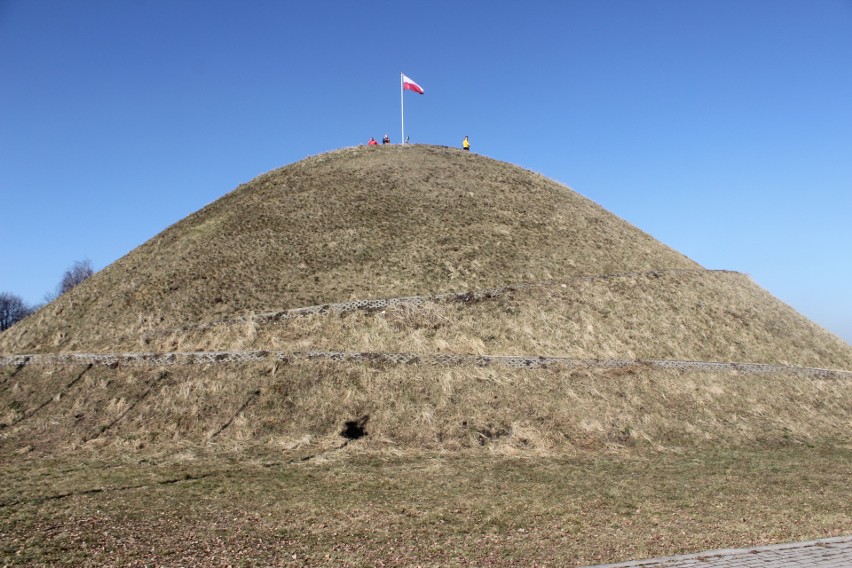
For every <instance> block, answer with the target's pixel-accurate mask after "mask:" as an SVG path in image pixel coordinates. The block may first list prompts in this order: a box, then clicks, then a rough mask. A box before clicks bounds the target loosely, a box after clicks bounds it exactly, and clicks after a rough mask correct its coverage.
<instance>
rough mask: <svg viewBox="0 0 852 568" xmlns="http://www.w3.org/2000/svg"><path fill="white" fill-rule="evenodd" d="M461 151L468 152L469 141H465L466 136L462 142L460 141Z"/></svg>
mask: <svg viewBox="0 0 852 568" xmlns="http://www.w3.org/2000/svg"><path fill="white" fill-rule="evenodd" d="M462 150H467V151H468V152H470V140H468V139H467V136H465V137H464V140H462Z"/></svg>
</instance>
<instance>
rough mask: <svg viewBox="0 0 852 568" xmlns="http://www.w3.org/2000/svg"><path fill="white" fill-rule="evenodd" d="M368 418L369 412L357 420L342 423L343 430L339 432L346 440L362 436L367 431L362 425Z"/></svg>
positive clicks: (364, 424) (365, 423)
mask: <svg viewBox="0 0 852 568" xmlns="http://www.w3.org/2000/svg"><path fill="white" fill-rule="evenodd" d="M369 419H370V415H369V414H365V415H364V416H362V417H361V418H359V419H358V420H349V421H347V422H346V423H345V424H344V425H343V431H342V432H340V435H341V436H343V437H344V438H346V439H347V440H357V439H358V438H363V437H364V436H366V435H367V431H366V430H365V429H364V426H366V425H367V421H368V420H369Z"/></svg>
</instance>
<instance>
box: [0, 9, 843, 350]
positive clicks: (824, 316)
mask: <svg viewBox="0 0 852 568" xmlns="http://www.w3.org/2000/svg"><path fill="white" fill-rule="evenodd" d="M400 72H404V73H405V74H406V75H408V76H409V77H411V78H412V79H414V80H415V81H417V82H418V83H419V84H420V85H422V86H423V87H424V89H425V90H426V94H425V95H423V96H420V95H416V94H414V93H406V95H405V131H406V134H407V135H409V136H410V137H411V141H412V142H414V143H429V144H443V145H452V146H458V145H459V144H460V143H461V139H462V137H463V136H464V135H466V134H467V135H469V136H470V139H471V143H472V149H473V151H474V152H478V153H481V154H484V155H487V156H490V157H493V158H496V159H499V160H504V161H507V162H511V163H514V164H517V165H520V166H522V167H525V168H528V169H531V170H534V171H537V172H539V173H541V174H543V175H545V176H547V177H550V178H553V179H556V180H558V181H560V182H562V183H564V184H566V185H568V186H570V187H571V188H573V189H574V190H576V191H578V192H580V193H581V194H583V195H585V196H587V197H589V198H590V199H592V200H594V201H596V202H597V203H599V204H601V205H602V206H603V207H605V208H607V209H608V210H610V211H612V212H613V213H615V214H616V215H618V216H620V217H622V218H624V219H626V220H627V221H629V222H631V223H633V224H634V225H636V226H638V227H639V228H641V229H642V230H644V231H646V232H648V233H650V234H651V235H653V236H654V237H656V238H657V239H659V240H660V241H662V242H664V243H666V244H667V245H669V246H671V247H673V248H675V249H677V250H679V251H680V252H682V253H684V254H686V255H687V256H689V257H690V258H692V259H694V260H696V261H697V262H699V263H700V264H702V265H703V266H705V267H707V268H724V269H731V270H738V271H741V272H745V273H747V274H749V275H750V276H751V277H752V278H753V279H754V280H755V281H756V282H757V283H758V284H759V285H761V286H762V287H764V288H765V289H767V290H768V291H770V292H771V293H772V294H774V295H775V296H777V297H778V298H780V299H781V300H783V301H784V302H786V303H788V304H790V305H792V306H793V307H794V308H796V309H797V310H798V311H800V312H801V313H803V314H804V315H805V316H807V317H809V318H810V319H812V320H814V321H815V322H817V323H819V324H820V325H822V326H823V327H825V328H827V329H829V330H831V331H833V332H834V333H836V334H838V335H840V336H841V337H843V338H844V339H845V340H846V341H848V342H850V343H852V285H850V282H852V222H851V221H850V212H852V0H816V1H815V0H713V1H698V0H695V1H683V0H643V1H638V0H600V1H591V0H588V1H583V2H578V1H552V2H544V1H541V2H535V1H531V2H509V1H505V2H501V1H495V0H491V1H476V0H470V1H467V2H457V1H456V2H443V1H430V2H413V1H395V2H385V1H373V2H348V1H337V2H332V1H311V2H284V1H261V0H255V1H237V0H233V1H227V0H134V1H131V0H76V1H68V0H0V199H2V204H3V211H4V214H3V221H2V223H0V291H6V292H12V293H15V294H18V295H20V296H21V297H23V298H24V299H25V300H26V301H27V302H30V303H37V302H40V301H41V300H42V298H43V296H44V295H45V294H46V293H48V292H51V291H53V290H54V289H55V287H56V284H57V283H58V282H59V280H60V279H61V276H62V273H63V272H64V271H65V270H66V269H67V268H68V267H69V266H70V265H71V264H72V263H73V262H74V261H75V260H79V259H84V258H88V259H90V260H91V261H92V264H93V265H94V267H95V269H101V268H103V267H104V266H106V265H108V264H110V263H111V262H113V261H115V260H116V259H118V258H119V257H121V256H123V255H125V254H127V253H128V252H129V251H131V250H132V249H133V248H135V247H136V246H138V245H140V244H141V243H143V242H144V241H146V240H147V239H149V238H150V237H152V236H154V235H155V234H156V233H158V232H160V231H162V230H163V229H165V228H166V227H168V226H169V225H171V224H172V223H174V222H176V221H178V220H180V219H182V218H183V217H185V216H186V215H188V214H189V213H191V212H193V211H196V210H198V209H200V208H201V207H203V206H204V205H206V204H207V203H209V202H211V201H214V200H215V199H217V198H219V197H221V196H222V195H224V194H225V193H227V192H228V191H231V190H232V189H234V188H235V187H236V186H237V185H239V184H240V183H243V182H246V181H248V180H250V179H252V178H254V177H255V176H257V175H258V174H261V173H263V172H266V171H269V170H271V169H274V168H277V167H279V166H282V165H286V164H289V163H292V162H295V161H298V160H300V159H302V158H304V157H307V156H310V155H314V154H318V153H321V152H325V151H329V150H333V149H336V148H341V147H346V146H352V145H356V144H363V143H365V142H366V141H367V140H368V139H369V137H370V136H375V137H377V138H379V137H380V136H382V135H383V134H384V133H385V132H387V133H389V134H390V136H391V139H392V141H394V142H396V141H398V140H399V136H400V108H399V107H400V94H399V73H400Z"/></svg>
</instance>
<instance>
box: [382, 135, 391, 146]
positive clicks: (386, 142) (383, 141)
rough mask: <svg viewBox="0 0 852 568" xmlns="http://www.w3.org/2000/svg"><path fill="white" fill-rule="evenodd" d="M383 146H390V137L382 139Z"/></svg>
mask: <svg viewBox="0 0 852 568" xmlns="http://www.w3.org/2000/svg"><path fill="white" fill-rule="evenodd" d="M382 144H390V136H388V135H387V134H385V137H384V138H382Z"/></svg>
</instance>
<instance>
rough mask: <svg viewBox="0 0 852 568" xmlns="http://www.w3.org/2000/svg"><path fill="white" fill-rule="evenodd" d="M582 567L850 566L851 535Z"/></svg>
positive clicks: (730, 567) (774, 567)
mask: <svg viewBox="0 0 852 568" xmlns="http://www.w3.org/2000/svg"><path fill="white" fill-rule="evenodd" d="M586 568H852V535H850V536H841V537H837V538H824V539H821V540H813V541H810V542H795V543H790V544H775V545H772V546H760V547H756V548H741V549H738V550H709V551H707V552H699V553H698V554H686V555H683V556H670V557H668V558H654V559H649V560H634V561H632V562H622V563H621V564H606V565H599V566H596V567H591V566H589V567H586Z"/></svg>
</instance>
